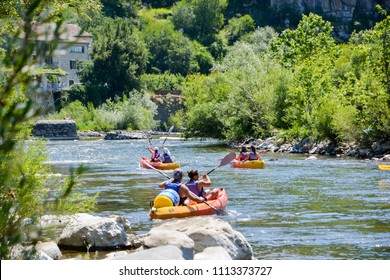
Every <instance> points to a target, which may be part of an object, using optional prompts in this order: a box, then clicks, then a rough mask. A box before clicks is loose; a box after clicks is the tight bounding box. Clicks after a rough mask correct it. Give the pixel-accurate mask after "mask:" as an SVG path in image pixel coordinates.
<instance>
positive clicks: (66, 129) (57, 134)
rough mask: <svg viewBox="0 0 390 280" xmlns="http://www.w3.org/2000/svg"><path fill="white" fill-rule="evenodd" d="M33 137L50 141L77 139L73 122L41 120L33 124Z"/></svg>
mask: <svg viewBox="0 0 390 280" xmlns="http://www.w3.org/2000/svg"><path fill="white" fill-rule="evenodd" d="M31 133H32V135H33V136H34V137H39V138H47V139H52V140H74V139H79V137H78V135H77V128H76V123H75V122H74V121H73V120H41V121H37V122H35V123H34V126H33V129H32V131H31Z"/></svg>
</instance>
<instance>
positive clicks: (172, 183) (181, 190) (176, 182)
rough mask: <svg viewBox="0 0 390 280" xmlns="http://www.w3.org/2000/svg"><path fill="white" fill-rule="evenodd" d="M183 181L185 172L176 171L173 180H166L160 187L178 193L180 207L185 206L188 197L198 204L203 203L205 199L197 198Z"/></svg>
mask: <svg viewBox="0 0 390 280" xmlns="http://www.w3.org/2000/svg"><path fill="white" fill-rule="evenodd" d="M182 179H183V172H182V171H181V170H180V169H175V170H174V171H173V179H170V180H166V181H164V182H162V183H160V184H159V185H158V186H159V188H161V189H171V190H174V191H176V192H177V193H178V194H179V197H180V202H179V205H184V202H185V200H186V199H187V197H188V198H189V199H191V200H194V201H196V202H198V203H201V202H203V201H204V200H205V199H204V198H203V197H200V196H197V195H196V194H194V193H192V192H191V191H190V190H189V189H188V187H187V186H186V185H185V184H183V183H182V182H181V181H182Z"/></svg>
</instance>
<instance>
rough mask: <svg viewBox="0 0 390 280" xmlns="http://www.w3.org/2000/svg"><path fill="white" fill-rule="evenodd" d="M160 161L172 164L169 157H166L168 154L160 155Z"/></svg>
mask: <svg viewBox="0 0 390 280" xmlns="http://www.w3.org/2000/svg"><path fill="white" fill-rule="evenodd" d="M162 160H163V163H171V162H173V161H172V158H171V156H170V155H168V154H163V155H162Z"/></svg>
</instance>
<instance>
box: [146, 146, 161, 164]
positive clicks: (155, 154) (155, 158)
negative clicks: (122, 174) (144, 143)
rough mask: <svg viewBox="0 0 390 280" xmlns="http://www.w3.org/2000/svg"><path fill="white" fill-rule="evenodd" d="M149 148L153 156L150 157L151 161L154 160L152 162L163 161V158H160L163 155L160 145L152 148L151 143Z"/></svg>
mask: <svg viewBox="0 0 390 280" xmlns="http://www.w3.org/2000/svg"><path fill="white" fill-rule="evenodd" d="M148 150H149V152H150V153H151V154H152V156H151V157H150V161H152V162H159V161H161V158H160V157H161V156H160V153H159V152H158V147H154V149H153V150H152V149H151V148H150V145H149V147H148Z"/></svg>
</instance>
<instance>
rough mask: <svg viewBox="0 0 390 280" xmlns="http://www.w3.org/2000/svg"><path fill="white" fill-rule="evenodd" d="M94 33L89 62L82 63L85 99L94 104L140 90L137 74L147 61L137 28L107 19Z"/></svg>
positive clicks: (141, 70)
mask: <svg viewBox="0 0 390 280" xmlns="http://www.w3.org/2000/svg"><path fill="white" fill-rule="evenodd" d="M94 34H95V37H94V42H93V46H92V51H91V58H92V63H90V64H86V65H85V67H84V69H83V71H82V73H81V77H80V78H81V80H82V81H83V82H84V83H85V86H86V93H87V95H88V96H89V98H88V100H89V101H91V102H93V103H94V105H95V106H97V105H100V104H101V103H102V102H103V101H104V100H107V99H113V98H114V97H115V96H116V95H118V96H122V95H123V93H124V92H126V91H130V90H132V89H139V76H140V75H141V74H143V73H144V72H145V69H146V64H147V48H146V45H145V43H144V41H143V40H142V38H141V37H140V35H139V31H138V29H137V28H135V26H134V25H133V24H131V23H130V22H129V21H126V20H123V19H120V18H117V19H114V20H111V19H106V22H105V24H104V25H101V26H100V27H98V28H97V29H96V30H95V31H94Z"/></svg>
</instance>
